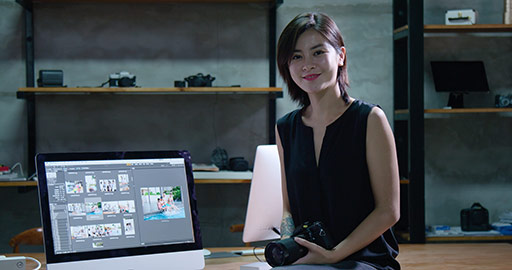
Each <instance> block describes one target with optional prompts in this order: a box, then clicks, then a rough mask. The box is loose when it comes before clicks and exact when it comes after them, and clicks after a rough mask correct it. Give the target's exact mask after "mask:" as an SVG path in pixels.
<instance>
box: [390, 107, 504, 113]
mask: <svg viewBox="0 0 512 270" xmlns="http://www.w3.org/2000/svg"><path fill="white" fill-rule="evenodd" d="M498 112H512V108H461V109H425V113H447V114H454V113H498ZM408 113H409V110H407V109H404V110H395V114H408Z"/></svg>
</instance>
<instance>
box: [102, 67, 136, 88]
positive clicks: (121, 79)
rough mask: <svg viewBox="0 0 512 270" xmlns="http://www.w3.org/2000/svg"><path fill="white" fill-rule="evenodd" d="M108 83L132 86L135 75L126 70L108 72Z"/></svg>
mask: <svg viewBox="0 0 512 270" xmlns="http://www.w3.org/2000/svg"><path fill="white" fill-rule="evenodd" d="M108 85H109V86H110V87H134V86H135V75H133V74H130V72H127V71H121V72H119V73H113V74H110V76H109V78H108Z"/></svg>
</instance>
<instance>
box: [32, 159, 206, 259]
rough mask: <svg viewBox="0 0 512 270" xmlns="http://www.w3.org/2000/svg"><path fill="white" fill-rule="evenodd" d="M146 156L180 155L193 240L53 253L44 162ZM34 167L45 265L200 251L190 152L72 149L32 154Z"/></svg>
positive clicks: (200, 242)
mask: <svg viewBox="0 0 512 270" xmlns="http://www.w3.org/2000/svg"><path fill="white" fill-rule="evenodd" d="M150 158H183V159H184V161H185V171H186V177H187V184H188V193H189V198H190V199H189V202H190V210H191V215H192V216H191V219H192V225H193V234H194V240H195V241H194V242H193V243H180V244H166V245H154V246H144V247H132V248H123V249H112V250H102V251H87V252H76V253H65V254H55V251H54V243H53V237H52V235H51V231H52V227H51V220H50V213H49V207H48V206H49V198H48V186H47V181H46V180H47V179H46V174H45V173H40V172H45V165H44V164H45V162H47V161H81V160H84V161H85V160H121V159H150ZM36 166H37V172H38V174H37V175H38V190H39V204H40V211H41V221H42V224H43V240H44V249H45V254H46V261H47V263H48V264H51V263H61V262H74V261H85V260H96V259H105V258H113V257H125V256H136V255H149V254H160V253H170V252H179V251H190V250H201V249H202V248H203V247H202V238H201V230H200V227H199V216H198V211H197V198H196V194H195V187H194V177H193V174H192V162H191V158H190V153H189V152H188V151H186V150H180V151H177V150H169V151H119V152H76V153H40V154H37V155H36Z"/></svg>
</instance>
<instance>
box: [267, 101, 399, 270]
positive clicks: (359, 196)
mask: <svg viewBox="0 0 512 270" xmlns="http://www.w3.org/2000/svg"><path fill="white" fill-rule="evenodd" d="M374 106H375V105H371V104H368V103H365V102H363V101H360V100H354V101H353V102H352V104H351V105H350V107H349V108H347V110H346V111H345V112H344V113H343V114H342V115H341V116H340V117H339V118H338V119H336V120H335V121H334V122H333V123H331V124H330V125H328V126H327V128H326V130H325V135H324V138H323V142H322V149H321V151H320V157H319V162H318V166H317V163H316V158H315V147H314V142H313V129H312V128H311V127H308V126H306V125H304V123H303V122H302V110H301V109H299V110H295V111H293V112H290V113H288V114H287V115H285V116H283V117H282V118H281V119H279V120H278V121H277V128H278V131H279V136H280V139H281V143H282V145H283V149H284V153H283V154H284V167H285V173H286V181H287V190H288V199H289V202H290V211H291V214H292V217H293V222H294V224H295V226H298V225H301V224H302V223H304V222H305V221H311V222H314V221H322V222H323V224H324V225H325V227H326V230H327V231H328V232H329V233H330V234H331V236H332V238H333V240H334V243H335V244H336V245H337V244H338V243H340V242H341V241H342V240H343V239H345V238H346V237H347V236H348V235H349V234H350V233H351V232H352V231H353V230H354V229H355V228H356V227H357V226H358V225H359V224H360V223H361V222H362V221H363V219H365V218H366V217H367V216H368V215H369V214H370V212H371V211H372V210H373V209H374V208H375V202H374V197H373V193H372V189H371V186H370V176H369V172H368V165H367V162H366V128H367V120H368V115H369V114H370V111H371V110H372V108H373V107H374ZM397 255H398V244H397V242H396V239H395V237H394V235H393V233H392V231H391V230H390V229H388V230H387V231H386V232H385V233H384V234H382V235H381V236H380V237H379V238H377V239H376V240H375V241H373V242H372V243H370V244H369V245H368V246H367V247H365V248H363V249H362V250H360V251H358V252H356V253H354V254H352V255H351V256H349V257H348V258H346V259H345V260H351V261H359V262H363V263H366V264H370V265H372V266H374V267H376V268H377V269H400V264H399V263H398V262H397V261H396V260H395V257H396V256H397Z"/></svg>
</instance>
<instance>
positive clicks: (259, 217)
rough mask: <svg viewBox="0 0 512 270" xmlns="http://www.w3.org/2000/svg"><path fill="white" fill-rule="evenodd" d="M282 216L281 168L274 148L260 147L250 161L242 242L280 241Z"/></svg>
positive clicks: (271, 146)
mask: <svg viewBox="0 0 512 270" xmlns="http://www.w3.org/2000/svg"><path fill="white" fill-rule="evenodd" d="M282 216H283V196H282V193H281V166H280V161H279V154H278V151H277V146H276V145H260V146H258V147H257V148H256V156H255V158H254V168H253V175H252V181H251V189H250V191H249V202H248V204H247V214H246V218H245V225H244V232H243V241H244V242H245V243H249V242H257V241H264V240H272V239H278V238H280V234H279V229H280V227H281V219H282Z"/></svg>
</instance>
